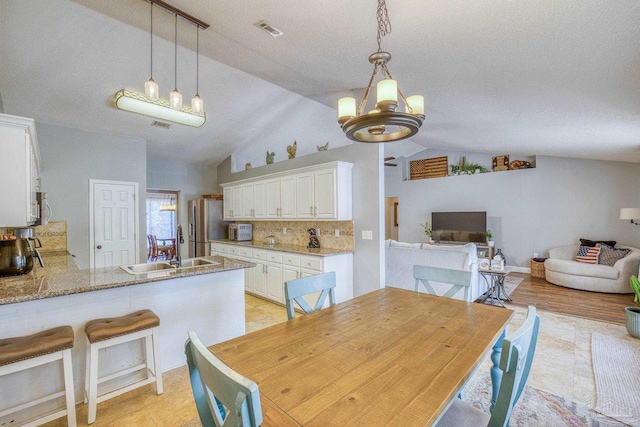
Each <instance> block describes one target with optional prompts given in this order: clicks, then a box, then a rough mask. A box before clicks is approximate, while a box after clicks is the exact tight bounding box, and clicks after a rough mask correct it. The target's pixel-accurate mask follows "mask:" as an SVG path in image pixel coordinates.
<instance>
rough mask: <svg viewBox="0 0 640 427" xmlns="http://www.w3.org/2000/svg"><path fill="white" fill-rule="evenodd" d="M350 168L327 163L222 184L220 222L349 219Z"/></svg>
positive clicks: (350, 216)
mask: <svg viewBox="0 0 640 427" xmlns="http://www.w3.org/2000/svg"><path fill="white" fill-rule="evenodd" d="M352 168H353V164H351V163H345V162H331V163H325V164H321V165H316V166H310V167H306V168H301V169H294V170H291V171H287V172H282V173H278V174H273V175H267V176H263V177H260V178H254V179H251V180H243V181H236V182H232V183H227V184H222V187H223V190H224V206H225V207H224V214H225V218H224V219H226V220H236V219H250V220H256V221H258V220H285V219H286V220H309V219H316V220H340V221H343V220H351V219H353V214H352V172H351V171H352ZM236 189H237V190H238V192H239V193H238V195H236Z"/></svg>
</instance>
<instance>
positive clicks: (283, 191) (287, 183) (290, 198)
mask: <svg viewBox="0 0 640 427" xmlns="http://www.w3.org/2000/svg"><path fill="white" fill-rule="evenodd" d="M280 218H281V219H296V177H295V175H291V176H286V177H282V178H280Z"/></svg>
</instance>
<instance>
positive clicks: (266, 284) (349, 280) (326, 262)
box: [211, 242, 353, 305]
mask: <svg viewBox="0 0 640 427" xmlns="http://www.w3.org/2000/svg"><path fill="white" fill-rule="evenodd" d="M211 254H212V255H221V256H228V257H231V258H237V259H242V260H245V261H250V262H253V263H255V264H256V267H254V268H251V269H245V290H246V291H247V292H249V293H251V294H254V295H258V296H260V297H263V298H266V299H269V300H271V301H273V302H276V303H278V304H283V305H284V304H285V300H284V283H285V282H287V281H289V280H293V279H298V278H300V277H307V276H312V275H315V274H320V273H326V272H329V271H335V273H336V290H335V292H336V301H337V302H343V301H347V300H350V299H351V298H353V254H339V255H332V256H325V257H321V256H314V255H303V254H298V253H291V252H280V251H276V250H270V249H262V248H260V249H257V248H253V249H252V248H251V247H249V246H244V245H242V246H241V245H234V244H224V243H217V242H212V243H211ZM316 299H317V296H316ZM309 303H310V304H315V300H313V297H311V298H310V299H309Z"/></svg>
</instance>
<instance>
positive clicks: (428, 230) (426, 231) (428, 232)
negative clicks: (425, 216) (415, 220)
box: [420, 221, 432, 237]
mask: <svg viewBox="0 0 640 427" xmlns="http://www.w3.org/2000/svg"><path fill="white" fill-rule="evenodd" d="M420 225H421V226H422V228H424V234H426V235H427V236H429V237H431V232H432V230H431V223H430V222H429V221H425V223H424V224H420Z"/></svg>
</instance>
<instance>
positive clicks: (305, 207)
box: [296, 172, 315, 219]
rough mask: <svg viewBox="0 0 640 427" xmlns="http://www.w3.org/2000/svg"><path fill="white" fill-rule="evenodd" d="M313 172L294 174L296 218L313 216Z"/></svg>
mask: <svg viewBox="0 0 640 427" xmlns="http://www.w3.org/2000/svg"><path fill="white" fill-rule="evenodd" d="M313 175H314V173H313V172H307V173H301V174H298V175H296V218H301V219H310V218H314V217H315V215H314V213H313V209H314V205H315V200H314V198H315V196H314V194H315V191H314V185H313V183H314V178H313Z"/></svg>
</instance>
